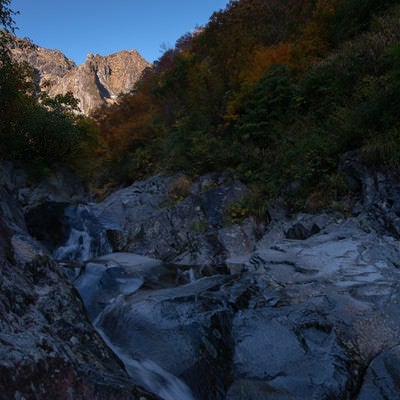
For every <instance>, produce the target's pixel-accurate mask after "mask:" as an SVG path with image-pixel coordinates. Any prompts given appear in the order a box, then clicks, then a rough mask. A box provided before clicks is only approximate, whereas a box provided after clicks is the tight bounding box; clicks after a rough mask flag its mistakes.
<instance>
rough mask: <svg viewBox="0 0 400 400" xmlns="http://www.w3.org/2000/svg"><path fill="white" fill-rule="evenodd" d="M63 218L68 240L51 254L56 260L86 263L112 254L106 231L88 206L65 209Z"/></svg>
mask: <svg viewBox="0 0 400 400" xmlns="http://www.w3.org/2000/svg"><path fill="white" fill-rule="evenodd" d="M65 216H66V220H67V222H66V224H67V225H68V226H69V227H70V234H69V237H68V240H67V241H66V242H65V243H64V244H63V245H62V246H60V247H58V248H57V249H55V251H54V252H53V257H54V258H55V259H56V260H63V261H72V260H73V261H87V260H89V259H90V258H93V257H96V256H99V255H103V254H107V253H110V252H112V247H111V245H110V243H109V242H108V240H107V234H106V230H105V229H104V227H103V226H102V225H101V224H100V223H99V221H98V220H97V218H96V217H95V216H94V213H93V212H92V211H91V209H90V206H87V205H74V206H69V207H67V208H66V209H65Z"/></svg>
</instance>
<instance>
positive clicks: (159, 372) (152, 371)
mask: <svg viewBox="0 0 400 400" xmlns="http://www.w3.org/2000/svg"><path fill="white" fill-rule="evenodd" d="M118 300H120V298H117V299H116V301H118ZM101 316H102V313H100V314H99V315H98V317H97V318H96V319H95V321H94V322H93V326H94V327H95V328H96V330H97V332H98V333H99V334H100V336H101V337H102V338H103V340H104V342H105V343H106V344H107V346H108V347H109V348H110V349H111V350H112V351H113V352H114V353H115V354H116V355H117V356H118V357H119V359H120V360H121V361H122V362H123V363H124V365H125V368H126V371H127V372H128V374H129V376H130V377H131V378H132V379H133V380H134V382H135V383H136V384H139V385H141V386H143V387H144V388H145V389H147V390H149V391H150V392H152V393H155V394H157V395H158V396H159V397H160V398H162V399H163V400H195V398H194V396H193V394H192V392H191V390H190V388H189V387H188V386H187V385H186V384H185V383H184V382H183V381H181V380H180V379H179V378H177V377H176V376H175V375H172V374H171V373H169V372H168V371H166V370H164V369H163V368H161V367H160V366H159V365H158V364H157V363H155V362H154V361H152V360H136V359H134V358H133V357H130V356H129V355H128V354H127V353H126V351H124V350H122V349H120V348H118V347H117V346H115V345H114V344H113V343H112V342H111V341H110V340H109V338H108V336H107V335H106V334H105V333H104V331H103V329H102V328H101V326H100V321H101Z"/></svg>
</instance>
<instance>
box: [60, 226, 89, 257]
mask: <svg viewBox="0 0 400 400" xmlns="http://www.w3.org/2000/svg"><path fill="white" fill-rule="evenodd" d="M91 246H92V238H91V236H90V235H89V233H88V232H85V231H79V230H77V229H74V228H71V233H70V235H69V238H68V241H67V242H66V243H65V244H64V246H61V247H59V248H58V249H56V250H55V251H54V253H53V257H54V258H55V259H56V260H64V261H65V260H75V261H84V260H88V259H89V258H90V256H91V251H90V249H91Z"/></svg>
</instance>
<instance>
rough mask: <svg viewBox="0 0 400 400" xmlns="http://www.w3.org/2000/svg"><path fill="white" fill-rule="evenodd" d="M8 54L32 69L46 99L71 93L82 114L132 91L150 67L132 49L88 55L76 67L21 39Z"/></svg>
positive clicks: (52, 51) (51, 51) (47, 50)
mask: <svg viewBox="0 0 400 400" xmlns="http://www.w3.org/2000/svg"><path fill="white" fill-rule="evenodd" d="M11 54H12V56H13V58H14V60H15V61H18V62H26V63H28V64H29V65H30V66H31V67H32V68H33V70H34V72H35V81H36V83H37V85H38V87H39V88H40V90H43V91H45V92H46V93H48V94H49V95H50V96H56V95H58V94H62V95H63V94H66V93H67V92H72V94H73V95H74V97H75V98H76V99H77V100H79V104H78V105H79V108H80V110H81V112H82V113H83V114H86V115H89V114H90V113H92V112H93V111H95V110H96V109H97V108H99V107H102V106H106V105H108V104H112V103H114V102H115V99H116V98H117V97H118V95H120V94H121V93H127V92H129V91H130V90H132V88H133V87H134V85H135V83H136V82H137V81H138V79H140V76H141V74H142V72H143V71H144V69H145V68H148V67H150V66H151V63H149V62H148V61H147V60H145V59H144V58H143V57H142V56H141V55H140V54H139V53H138V52H137V51H136V50H135V49H131V50H121V51H118V52H115V53H112V54H109V55H106V56H102V55H99V54H92V53H89V54H88V55H87V58H86V60H85V62H84V63H82V64H80V65H77V64H75V63H74V62H73V61H72V60H70V59H69V58H67V57H66V56H65V55H64V54H63V53H62V52H61V51H59V50H50V49H46V48H44V47H41V46H38V45H36V44H34V43H32V42H31V41H29V40H28V39H21V38H16V40H15V42H14V44H13V45H12V47H11Z"/></svg>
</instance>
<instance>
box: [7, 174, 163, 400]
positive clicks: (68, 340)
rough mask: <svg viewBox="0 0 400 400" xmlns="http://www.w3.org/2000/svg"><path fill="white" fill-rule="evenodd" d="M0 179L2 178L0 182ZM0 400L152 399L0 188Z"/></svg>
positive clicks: (10, 195) (10, 197) (13, 200)
mask: <svg viewBox="0 0 400 400" xmlns="http://www.w3.org/2000/svg"><path fill="white" fill-rule="evenodd" d="M3 177H4V176H3ZM0 195H1V198H0V204H1V206H0V399H4V400H9V399H20V400H22V399H26V400H28V399H71V398H73V399H82V400H83V399H87V400H89V399H90V400H92V399H99V400H100V399H101V400H108V399H110V400H111V399H131V400H134V399H156V398H157V397H156V396H153V395H151V394H149V393H147V392H145V391H144V390H142V389H140V388H139V387H138V386H137V385H136V384H135V382H134V381H133V380H132V379H131V378H130V377H129V375H128V374H127V373H126V371H125V369H124V367H123V365H122V363H121V361H120V360H119V359H118V358H117V357H116V356H115V354H114V353H113V352H112V351H111V350H110V349H109V348H108V347H107V346H106V344H105V343H104V341H103V339H102V338H101V337H100V336H99V334H98V333H97V332H96V331H95V330H94V328H93V326H92V324H91V323H90V321H89V319H88V318H87V316H86V311H85V309H84V307H83V304H82V302H81V299H80V297H79V296H78V294H77V291H76V290H75V289H74V287H73V286H72V284H71V283H70V281H69V280H68V279H67V278H66V276H65V275H64V274H63V272H62V269H61V266H59V265H58V264H57V263H55V262H54V261H53V260H52V259H51V257H50V254H49V252H48V250H47V249H46V248H45V247H44V246H43V245H42V244H41V243H40V242H39V241H37V240H35V239H34V238H33V237H32V236H30V234H29V233H28V232H27V229H26V223H25V220H24V215H23V211H22V206H21V204H20V203H19V202H18V200H17V198H16V197H15V192H13V191H12V190H10V187H7V185H3V186H2V187H0Z"/></svg>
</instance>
